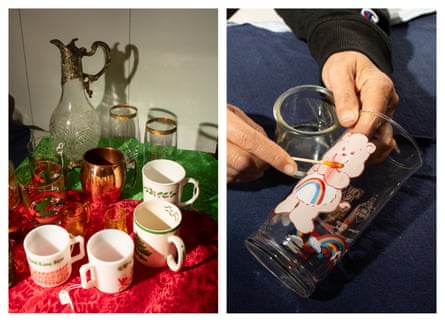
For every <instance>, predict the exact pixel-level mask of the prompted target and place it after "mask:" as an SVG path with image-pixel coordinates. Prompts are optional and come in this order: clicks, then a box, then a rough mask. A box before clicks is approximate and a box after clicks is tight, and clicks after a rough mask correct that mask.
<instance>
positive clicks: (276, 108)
mask: <svg viewBox="0 0 445 322" xmlns="http://www.w3.org/2000/svg"><path fill="white" fill-rule="evenodd" d="M304 91H312V92H314V93H319V94H321V95H323V96H325V97H326V98H327V99H329V100H330V101H331V102H332V108H333V110H334V114H333V115H334V117H335V121H336V122H334V124H332V125H331V126H329V127H327V128H326V129H323V130H321V131H303V130H298V129H295V128H294V127H292V126H290V125H289V124H288V123H287V122H286V121H285V120H284V119H283V117H282V115H281V107H282V104H283V102H284V100H285V99H286V98H288V97H289V96H291V95H293V94H296V93H299V92H304ZM273 115H274V118H275V121H276V122H277V125H278V126H280V127H282V128H284V129H285V130H286V131H288V132H291V133H294V134H299V135H305V136H318V135H325V134H329V133H332V131H334V130H336V129H338V128H339V127H341V125H340V123H339V122H338V121H337V118H336V114H335V104H334V96H333V93H332V91H331V90H329V89H328V88H326V87H323V86H318V85H299V86H295V87H291V88H289V89H287V90H286V91H284V92H283V93H282V94H281V95H280V96H278V98H277V99H276V100H275V103H274V105H273Z"/></svg>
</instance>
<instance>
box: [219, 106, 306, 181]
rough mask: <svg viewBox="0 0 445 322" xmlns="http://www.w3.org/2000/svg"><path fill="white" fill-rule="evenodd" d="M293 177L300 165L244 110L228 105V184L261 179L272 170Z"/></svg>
mask: <svg viewBox="0 0 445 322" xmlns="http://www.w3.org/2000/svg"><path fill="white" fill-rule="evenodd" d="M269 165H271V166H273V167H274V168H276V169H277V170H279V171H281V172H283V173H285V174H288V175H291V176H292V175H294V174H295V173H296V171H297V164H296V163H295V161H293V160H292V159H291V158H290V156H289V154H288V153H287V152H286V151H285V150H284V149H282V148H281V147H280V146H279V145H278V144H276V143H275V142H274V141H272V140H271V139H269V138H268V137H267V134H266V132H265V131H264V129H263V128H262V127H261V126H260V125H258V124H257V123H255V122H254V121H253V120H252V119H251V118H249V117H248V116H247V115H246V114H245V113H244V112H243V111H242V110H241V109H239V108H238V107H236V106H233V105H230V104H227V182H228V183H230V182H235V181H252V180H255V179H258V178H260V177H261V176H262V175H263V174H264V170H265V169H266V168H267V167H268V166H269Z"/></svg>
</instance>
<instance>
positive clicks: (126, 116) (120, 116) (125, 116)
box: [110, 104, 138, 120]
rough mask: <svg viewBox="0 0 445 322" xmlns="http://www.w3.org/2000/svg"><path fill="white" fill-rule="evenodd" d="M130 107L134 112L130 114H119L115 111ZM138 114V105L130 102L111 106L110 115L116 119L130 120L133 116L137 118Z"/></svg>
mask: <svg viewBox="0 0 445 322" xmlns="http://www.w3.org/2000/svg"><path fill="white" fill-rule="evenodd" d="M121 108H122V109H128V110H131V111H132V112H131V113H130V114H117V113H116V112H115V111H117V110H118V109H121ZM137 115H138V109H137V107H135V106H133V105H129V104H118V105H114V106H112V107H111V108H110V117H112V118H114V119H116V120H129V119H132V118H135V117H136V116H137Z"/></svg>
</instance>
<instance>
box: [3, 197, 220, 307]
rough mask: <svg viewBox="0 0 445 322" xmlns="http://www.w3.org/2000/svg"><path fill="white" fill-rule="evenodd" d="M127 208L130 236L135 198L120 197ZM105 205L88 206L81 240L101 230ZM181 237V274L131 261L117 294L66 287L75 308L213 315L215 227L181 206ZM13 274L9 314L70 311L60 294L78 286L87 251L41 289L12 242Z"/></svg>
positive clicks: (20, 250) (19, 247) (21, 251)
mask: <svg viewBox="0 0 445 322" xmlns="http://www.w3.org/2000/svg"><path fill="white" fill-rule="evenodd" d="M67 194H68V198H69V199H71V200H76V199H77V200H78V199H81V198H82V196H81V191H78V190H70V191H68V192H67ZM118 203H120V204H121V205H122V206H124V207H125V208H126V210H127V228H128V231H129V234H130V235H131V236H133V222H132V220H133V209H134V207H135V206H136V205H137V204H139V203H140V201H139V200H129V199H124V200H121V201H119V202H118ZM106 207H108V205H92V207H91V220H90V223H89V226H88V231H87V235H86V241H85V245H86V242H87V240H88V238H89V236H91V235H92V234H93V233H94V232H96V231H98V230H100V229H103V227H104V220H103V215H102V214H103V211H104V210H105V208H106ZM182 212H183V222H182V225H181V230H180V236H181V237H182V239H183V240H184V243H185V245H186V251H187V255H186V260H185V264H184V267H183V268H182V270H181V271H180V272H177V273H174V272H172V271H170V270H169V269H168V268H163V269H154V268H149V267H146V266H143V265H142V264H140V263H139V262H138V261H137V260H135V264H134V275H133V282H132V284H131V285H130V287H129V288H128V289H127V290H125V291H123V292H121V293H116V294H105V293H102V292H100V291H99V290H97V289H96V288H90V289H82V288H73V289H71V290H70V291H69V295H70V296H71V299H72V302H73V305H74V311H75V312H84V313H99V312H103V313H105V312H106V313H117V312H118V313H145V312H147V313H148V312H164V313H167V312H168V313H185V312H190V313H213V312H217V311H218V226H217V222H216V221H215V220H213V219H212V218H211V217H210V216H208V215H207V214H204V213H201V212H198V211H193V210H183V211H182ZM13 259H14V269H15V277H14V284H13V285H12V287H11V288H10V289H9V312H10V313H17V312H33V313H36V312H46V313H52V312H64V313H69V312H73V310H72V308H71V307H70V305H65V304H61V302H60V300H59V292H60V291H61V290H63V289H66V288H68V287H70V286H74V285H77V284H80V277H79V268H80V266H81V265H83V264H85V263H87V262H88V258H87V255H85V257H84V258H83V259H82V260H80V261H78V262H76V263H74V264H73V271H72V274H71V277H70V279H69V280H68V281H67V282H66V283H65V284H63V285H61V286H58V287H54V288H44V287H41V286H38V285H36V284H35V283H34V282H33V281H32V279H31V278H30V275H29V267H28V264H27V262H26V257H25V252H24V249H23V243H22V242H20V243H16V244H15V245H14V246H13Z"/></svg>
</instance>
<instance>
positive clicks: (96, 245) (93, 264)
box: [79, 229, 134, 294]
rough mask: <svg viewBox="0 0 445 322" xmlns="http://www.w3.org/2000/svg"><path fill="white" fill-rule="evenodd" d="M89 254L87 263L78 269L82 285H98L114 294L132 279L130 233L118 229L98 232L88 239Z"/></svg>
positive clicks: (102, 290)
mask: <svg viewBox="0 0 445 322" xmlns="http://www.w3.org/2000/svg"><path fill="white" fill-rule="evenodd" d="M87 254H88V263H87V264H84V265H82V266H81V267H80V270H79V273H80V281H81V285H82V287H83V288H91V287H96V288H97V289H98V290H99V291H101V292H104V293H109V294H111V293H118V292H122V291H124V290H126V289H127V288H128V287H129V286H130V284H131V282H132V281H133V266H134V258H133V254H134V243H133V240H132V239H131V237H130V236H129V235H128V234H127V233H125V232H123V231H121V230H117V229H104V230H100V231H98V232H96V233H95V234H94V235H93V236H91V238H90V239H89V240H88V243H87ZM88 272H90V274H89V275H88V274H87V273H88Z"/></svg>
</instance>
